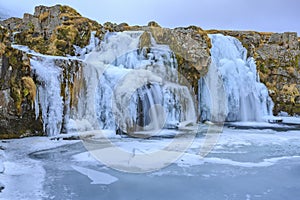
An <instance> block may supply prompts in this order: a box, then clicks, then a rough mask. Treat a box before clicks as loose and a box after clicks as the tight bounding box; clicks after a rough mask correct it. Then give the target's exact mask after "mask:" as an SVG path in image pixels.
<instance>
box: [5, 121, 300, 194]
mask: <svg viewBox="0 0 300 200" xmlns="http://www.w3.org/2000/svg"><path fill="white" fill-rule="evenodd" d="M247 126H248V125H247ZM285 128H286V131H283V130H282V129H279V130H276V129H277V128H276V127H275V128H270V127H265V128H262V127H261V128H260V129H258V128H257V127H256V128H255V129H245V128H243V125H241V126H239V128H233V127H231V128H229V127H225V128H224V132H223V133H222V134H221V136H220V138H219V140H218V142H217V144H216V145H215V147H214V149H213V150H212V151H211V152H210V153H209V154H208V155H207V156H206V157H204V158H200V156H199V155H198V154H199V147H200V146H201V142H203V140H204V138H205V136H204V135H203V134H198V135H197V136H196V138H195V140H194V141H193V144H192V145H191V146H190V148H188V149H187V151H186V152H185V153H184V155H183V156H182V157H180V158H179V159H178V160H177V161H176V162H174V163H173V164H171V165H169V166H167V167H165V168H162V169H159V170H156V171H153V172H148V173H128V172H121V171H118V170H115V169H112V168H109V167H107V166H106V165H104V164H103V163H101V162H100V161H98V160H96V159H94V158H93V156H92V155H91V154H90V153H89V152H87V150H86V148H85V146H84V144H83V143H82V142H81V141H77V142H76V141H49V140H48V141H47V140H45V139H44V138H43V139H42V142H41V143H40V144H39V145H40V146H43V144H44V146H47V143H51V142H54V143H55V145H52V146H53V148H50V149H48V150H40V149H46V148H37V149H36V151H33V153H30V155H29V158H28V157H27V159H25V160H23V161H22V163H23V164H24V163H26V162H27V163H29V165H32V166H35V168H36V169H38V168H39V169H40V170H39V171H41V172H39V173H40V174H41V176H42V177H41V180H39V184H40V185H41V187H38V186H35V187H33V190H32V192H31V193H28V195H29V196H26V195H25V196H22V195H21V197H22V199H32V198H33V197H34V199H89V200H92V199H145V200H147V199H172V200H174V199H197V200H198V199H274V200H276V199H278V200H279V199H280V200H281V199H296V198H298V196H300V131H299V130H295V126H293V127H290V129H289V128H288V127H285ZM37 139H39V138H27V139H25V140H24V139H23V141H22V140H12V141H10V142H11V143H12V144H13V143H15V145H16V143H18V144H21V143H22V142H24V143H25V142H26V143H27V144H28V143H30V141H32V142H34V141H35V140H37ZM170 140H172V138H170V137H167V138H164V137H155V138H152V139H151V138H150V139H133V138H128V137H122V138H113V139H112V140H111V141H112V142H114V143H116V144H118V145H119V146H121V147H123V148H125V149H127V150H128V151H129V152H130V151H131V148H132V149H133V146H134V149H136V152H138V150H140V151H141V152H144V151H151V149H149V147H153V148H159V146H161V145H164V144H167V143H168V142H169V141H170ZM99 141H101V140H99ZM50 146H51V145H50ZM144 147H147V148H144ZM19 150H21V149H19ZM15 151H16V150H15ZM7 155H8V156H9V155H11V154H10V153H9V151H8V153H7ZM29 161H30V162H29ZM11 162H12V161H11ZM11 162H10V163H11ZM14 162H16V163H18V162H21V161H18V160H15V161H14ZM36 162H37V163H36ZM4 164H5V162H4ZM35 168H34V167H33V168H32V170H33V171H31V172H30V170H29V171H28V174H29V173H34V170H35ZM16 170H17V169H16ZM24 173H26V172H24ZM10 174H12V175H13V173H12V172H10ZM28 174H27V176H26V178H24V177H23V178H24V179H20V180H22V181H21V182H19V184H24V181H27V182H26V184H30V182H32V183H34V182H35V179H36V178H34V177H30V175H28ZM2 176H3V175H2ZM0 177H1V175H0ZM4 178H6V179H4V180H7V178H8V177H5V176H4ZM10 178H11V179H14V178H16V177H15V176H14V177H13V176H11V177H10ZM7 183H9V181H4V185H5V184H7ZM28 187H30V186H28ZM34 189H35V190H34ZM5 190H6V191H5ZM5 190H3V194H4V197H5V198H2V197H1V193H0V199H1V198H2V199H6V197H10V196H11V197H14V195H13V194H12V193H11V192H13V193H14V192H18V191H13V190H12V186H10V187H9V184H8V188H7V189H5ZM10 190H12V191H10ZM16 190H20V191H19V192H20V193H21V190H22V188H21V189H20V188H17V189H16ZM40 190H41V191H40ZM8 192H10V193H11V194H9V193H8ZM22 194H26V193H22ZM34 195H36V196H34ZM18 197H20V196H18ZM11 199H14V198H11Z"/></svg>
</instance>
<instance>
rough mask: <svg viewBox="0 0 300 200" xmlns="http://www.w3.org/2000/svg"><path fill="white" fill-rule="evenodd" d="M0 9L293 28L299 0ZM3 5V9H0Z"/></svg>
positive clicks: (18, 1) (175, 0)
mask: <svg viewBox="0 0 300 200" xmlns="http://www.w3.org/2000/svg"><path fill="white" fill-rule="evenodd" d="M0 1H1V2H0V12H8V13H9V14H10V15H13V16H18V17H22V15H23V13H24V12H27V13H33V12H34V6H36V5H48V6H50V5H55V4H63V5H69V6H71V7H73V8H75V9H76V10H77V11H78V12H79V13H81V14H82V15H83V16H85V17H88V18H91V19H94V20H97V21H98V22H99V23H104V22H106V21H111V22H116V23H121V22H127V23H128V24H130V25H146V24H147V23H148V22H149V21H152V20H154V21H157V22H158V23H159V24H160V25H162V26H164V27H170V28H173V27H179V26H188V25H197V26H200V27H202V28H203V29H232V30H257V31H273V32H284V31H296V32H298V35H300V1H299V0H106V1H103V0H102V1H101V0H60V1H59V0H57V1H56V0H0ZM1 8H2V11H1Z"/></svg>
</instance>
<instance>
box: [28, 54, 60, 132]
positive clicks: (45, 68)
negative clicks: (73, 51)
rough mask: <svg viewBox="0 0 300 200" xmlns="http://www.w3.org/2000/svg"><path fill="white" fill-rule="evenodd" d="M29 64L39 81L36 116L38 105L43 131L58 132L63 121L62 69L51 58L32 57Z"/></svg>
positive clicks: (37, 114)
mask: <svg viewBox="0 0 300 200" xmlns="http://www.w3.org/2000/svg"><path fill="white" fill-rule="evenodd" d="M30 64H31V66H32V69H33V71H34V74H35V75H36V77H37V81H38V83H39V84H38V87H37V88H38V89H37V95H36V100H35V112H36V117H38V116H39V112H40V109H39V105H40V107H41V114H42V120H43V126H44V132H46V133H47V134H48V135H50V136H53V135H56V134H59V133H60V132H61V128H62V123H63V99H62V97H61V78H62V76H61V72H62V70H61V69H60V68H59V67H58V66H56V65H55V63H54V60H53V59H52V58H32V59H31V60H30Z"/></svg>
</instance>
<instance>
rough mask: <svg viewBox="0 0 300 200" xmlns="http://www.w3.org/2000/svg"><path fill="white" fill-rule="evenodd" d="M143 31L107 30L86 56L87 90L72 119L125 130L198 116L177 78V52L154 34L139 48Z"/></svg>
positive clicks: (161, 125)
mask: <svg viewBox="0 0 300 200" xmlns="http://www.w3.org/2000/svg"><path fill="white" fill-rule="evenodd" d="M142 33H143V32H122V33H108V34H107V35H106V37H105V40H104V41H103V42H102V44H101V46H100V47H99V48H98V50H96V51H94V52H92V53H91V54H89V55H88V56H87V59H86V60H85V62H86V66H85V67H84V69H83V76H84V80H85V81H86V84H85V85H86V86H87V88H85V90H86V91H87V95H82V96H80V99H79V103H78V107H79V109H80V107H84V108H83V109H81V110H84V111H85V112H84V113H83V114H79V115H78V113H79V112H78V113H77V115H76V118H75V119H74V120H75V121H76V122H78V121H80V120H85V119H88V121H89V122H90V123H91V126H90V127H91V129H114V130H121V131H122V132H126V133H130V132H135V131H154V130H160V129H161V128H174V127H177V126H178V124H179V123H180V122H182V121H192V122H196V115H197V114H196V111H195V105H194V104H195V103H194V100H193V95H192V94H191V91H190V88H189V87H188V86H183V85H179V84H178V72H177V61H176V59H175V55H174V54H173V53H172V51H171V50H170V49H169V47H168V46H165V45H158V44H156V43H155V41H154V39H152V47H150V48H143V49H139V48H138V45H139V39H140V36H141V35H142ZM87 110H88V112H87ZM77 124H80V123H77ZM77 129H78V127H77Z"/></svg>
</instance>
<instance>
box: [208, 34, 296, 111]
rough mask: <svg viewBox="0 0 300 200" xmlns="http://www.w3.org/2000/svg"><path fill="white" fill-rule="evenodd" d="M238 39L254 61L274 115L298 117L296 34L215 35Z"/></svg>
mask: <svg viewBox="0 0 300 200" xmlns="http://www.w3.org/2000/svg"><path fill="white" fill-rule="evenodd" d="M208 33H222V34H224V35H230V36H233V37H236V38H238V39H239V40H240V41H241V42H242V44H243V46H244V47H245V48H247V50H248V56H252V57H254V58H255V61H256V65H257V69H258V71H259V75H260V79H261V81H262V82H263V83H264V84H265V85H266V86H267V87H268V89H269V94H270V96H271V97H272V99H273V101H274V103H275V107H274V114H277V113H278V112H280V111H285V112H287V113H289V114H291V115H293V114H298V115H299V114H300V104H299V99H300V96H299V91H300V63H299V58H300V48H299V38H298V36H297V33H291V32H286V33H259V32H253V31H218V30H210V31H208Z"/></svg>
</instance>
